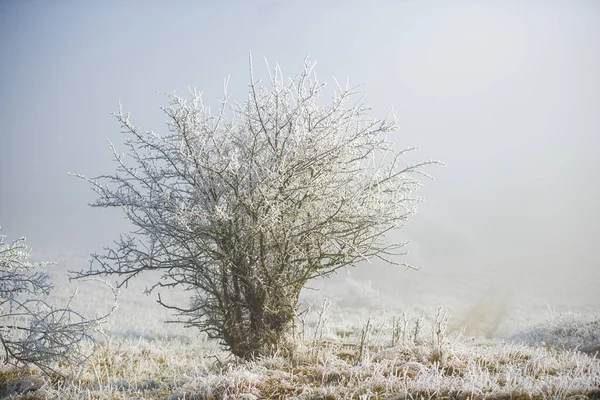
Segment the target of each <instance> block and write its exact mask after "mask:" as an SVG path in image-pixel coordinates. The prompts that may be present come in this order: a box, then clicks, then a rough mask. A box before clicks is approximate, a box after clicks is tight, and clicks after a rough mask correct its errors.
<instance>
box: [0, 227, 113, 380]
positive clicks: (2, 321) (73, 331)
mask: <svg viewBox="0 0 600 400" xmlns="http://www.w3.org/2000/svg"><path fill="white" fill-rule="evenodd" d="M5 239H6V236H5V235H0V342H1V343H2V347H3V349H4V352H5V361H6V362H7V363H11V364H15V365H18V364H34V365H36V366H38V367H40V368H41V369H42V370H44V371H48V370H52V369H53V365H54V364H55V363H57V362H63V363H65V364H67V365H75V364H79V363H81V362H83V361H85V359H87V358H88V357H89V356H90V355H91V352H92V351H93V347H92V346H90V344H93V342H94V340H93V336H92V334H93V332H94V331H95V330H96V328H97V327H98V325H99V323H100V322H101V321H102V320H104V319H105V318H106V317H107V315H106V316H102V317H97V318H95V319H92V320H89V319H86V318H85V317H84V316H82V315H81V314H79V313H77V312H76V311H74V310H72V309H71V308H70V304H67V305H66V306H64V307H55V306H53V305H50V304H48V303H47V302H46V301H44V300H42V299H41V298H40V297H41V296H44V295H47V294H49V293H50V291H51V290H52V284H51V283H50V279H49V276H48V275H47V274H46V273H44V272H42V271H39V269H40V268H41V267H44V266H46V265H47V264H48V263H31V262H29V261H27V259H28V258H29V249H28V248H27V246H26V245H25V238H19V239H17V240H14V241H12V242H10V243H6V242H5ZM32 297H33V298H32Z"/></svg>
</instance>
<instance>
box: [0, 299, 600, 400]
mask: <svg viewBox="0 0 600 400" xmlns="http://www.w3.org/2000/svg"><path fill="white" fill-rule="evenodd" d="M325 308H327V307H325ZM322 310H323V307H318V308H316V309H315V310H314V311H313V312H311V315H310V316H307V318H305V320H304V330H302V331H301V330H300V329H298V330H297V331H296V337H295V338H293V343H295V346H296V352H295V356H294V358H293V359H285V358H282V357H277V356H275V357H271V358H265V359H261V360H257V361H255V362H237V361H236V360H233V359H230V358H228V357H227V355H226V354H225V353H223V352H222V351H221V350H220V349H219V347H218V345H217V344H216V343H214V342H211V341H208V340H206V339H205V338H203V337H198V338H195V339H189V338H188V339H185V338H171V339H162V340H157V339H153V340H147V339H144V338H139V339H132V338H128V337H123V336H119V335H110V336H109V337H108V338H107V340H105V341H104V342H103V344H102V345H101V346H100V349H99V351H98V352H97V353H96V355H95V356H94V358H93V359H92V360H91V362H90V363H89V364H88V365H87V366H86V367H85V368H84V369H83V370H80V371H69V380H67V381H65V380H63V379H61V378H60V377H47V376H42V375H40V374H39V372H37V371H35V370H14V369H9V368H3V369H2V370H0V381H1V382H2V385H3V386H4V387H5V392H4V393H3V394H4V395H5V396H8V398H13V399H37V398H61V399H82V398H93V399H173V400H174V399H286V398H296V399H337V398H348V399H380V398H382V399H387V398H398V399H420V398H424V399H434V398H455V399H475V398H482V399H483V398H488V399H489V398H493V399H566V398H573V399H582V398H599V397H600V359H598V358H594V357H592V356H590V355H586V354H583V353H581V352H579V351H577V350H576V349H575V348H573V347H572V346H570V345H569V346H567V345H562V343H563V339H562V338H563V336H564V330H559V331H557V330H556V329H554V328H546V327H547V326H553V327H554V326H562V323H563V321H567V322H568V323H567V325H566V326H568V327H569V328H568V329H569V330H573V333H574V334H575V337H589V335H590V331H594V332H595V334H597V333H598V329H597V325H594V324H591V325H590V324H588V323H587V322H588V321H589V320H590V316H589V315H583V316H576V315H574V314H572V315H568V316H556V318H555V320H554V321H551V322H549V323H548V324H546V325H544V326H543V327H541V328H540V329H539V332H538V333H537V335H539V337H540V338H542V337H543V338H545V339H546V340H545V341H543V342H541V341H540V342H537V343H534V342H535V340H536V339H534V338H536V337H538V336H536V334H532V333H528V334H527V335H525V336H523V338H526V339H527V340H524V341H523V340H522V342H523V343H510V342H509V343H507V342H503V341H500V340H492V339H483V338H480V339H477V338H472V337H467V336H464V335H463V334H462V333H461V332H455V333H447V329H446V324H447V321H448V318H447V313H446V311H445V310H444V309H442V308H437V309H436V310H435V313H432V314H431V315H429V316H419V315H412V316H411V315H408V314H402V315H400V316H396V317H392V318H391V319H389V318H388V319H379V320H378V319H376V318H373V319H369V320H366V321H364V323H363V325H362V326H356V327H348V326H344V325H343V324H339V323H337V322H343V321H335V317H334V316H333V315H332V316H327V315H326V313H327V312H329V311H331V310H330V309H327V310H325V313H322V312H320V311H322ZM309 317H310V318H309ZM592 322H593V321H592ZM298 325H299V327H300V326H301V325H302V324H301V322H299V324H298ZM575 327H580V328H581V329H580V330H581V331H582V332H580V330H578V329H576V328H575ZM556 332H560V333H559V334H556V336H553V335H554V334H555V333H556ZM523 338H521V339H523ZM548 338H555V339H556V343H557V344H559V343H561V345H557V346H552V345H550V344H549V343H551V342H550V341H548ZM575 347H577V346H575Z"/></svg>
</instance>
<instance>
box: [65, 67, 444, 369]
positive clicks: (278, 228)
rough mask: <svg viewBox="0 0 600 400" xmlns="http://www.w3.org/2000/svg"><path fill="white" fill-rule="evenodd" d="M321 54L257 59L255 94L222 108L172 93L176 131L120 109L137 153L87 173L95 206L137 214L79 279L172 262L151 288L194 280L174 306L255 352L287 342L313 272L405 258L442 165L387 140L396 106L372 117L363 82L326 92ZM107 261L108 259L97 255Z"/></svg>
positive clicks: (234, 345)
mask: <svg viewBox="0 0 600 400" xmlns="http://www.w3.org/2000/svg"><path fill="white" fill-rule="evenodd" d="M313 67H314V63H311V62H308V61H307V60H305V62H304V69H303V71H302V72H301V73H300V74H299V75H298V76H296V77H295V78H292V79H284V78H283V76H282V74H281V71H280V69H279V67H275V69H274V70H272V71H271V70H269V80H268V81H267V82H266V84H263V83H261V82H260V81H259V80H256V79H255V78H254V76H253V73H252V62H250V84H249V94H248V97H247V98H246V100H245V101H244V102H242V103H236V102H233V103H232V102H231V101H229V98H228V95H227V84H228V81H226V82H225V96H224V100H223V101H222V102H221V106H220V109H219V111H218V112H217V113H216V114H212V113H211V111H210V110H209V109H208V107H206V106H205V105H204V104H203V102H202V98H201V94H200V93H198V92H197V91H196V90H191V99H188V100H186V99H183V98H180V97H177V96H175V95H168V99H169V105H168V106H167V107H164V108H161V109H162V111H163V112H164V113H165V114H166V116H167V121H168V122H167V124H168V132H167V133H165V134H162V135H161V134H158V133H155V132H152V131H144V130H141V129H140V128H138V127H136V126H135V125H133V124H132V123H131V122H130V119H129V114H124V113H123V111H122V109H121V107H119V110H118V111H117V112H116V113H115V114H114V116H115V117H116V118H117V120H118V121H119V122H120V124H121V125H122V130H123V133H124V134H125V135H126V141H125V146H126V147H127V151H128V153H127V154H128V157H127V156H126V155H122V154H120V153H119V152H118V151H117V150H116V149H115V148H114V146H112V144H111V147H112V148H113V152H114V158H115V162H116V172H115V173H113V174H111V175H105V176H100V177H98V178H94V179H88V178H85V177H84V176H81V175H79V176H80V177H82V178H84V179H86V180H88V181H89V182H90V183H91V184H92V187H93V189H94V190H95V191H96V193H97V194H98V196H99V197H98V199H97V200H96V202H95V203H93V204H92V206H95V207H120V208H122V209H123V211H124V212H125V214H126V215H127V217H128V219H129V220H130V221H131V222H132V223H133V225H134V226H135V230H134V231H133V232H131V233H130V234H128V235H124V236H121V238H120V239H119V240H118V241H116V242H115V245H114V246H113V247H109V248H107V251H106V252H105V253H103V254H101V255H93V261H94V262H93V263H92V266H91V267H90V270H88V271H80V272H78V273H77V274H76V276H78V277H89V276H97V275H107V274H112V275H119V276H121V278H122V281H121V282H120V284H121V285H123V284H126V283H127V282H128V280H129V279H131V278H132V277H135V276H136V275H138V274H140V273H141V272H143V271H147V270H157V271H161V272H162V279H160V280H159V281H158V282H157V283H156V285H154V286H153V287H151V288H149V289H148V291H152V290H154V289H156V288H157V287H174V286H183V287H184V288H185V289H189V290H191V291H192V293H193V295H192V302H191V304H190V305H189V307H188V306H183V305H168V304H164V303H163V302H162V301H161V298H160V294H159V296H158V301H159V302H160V303H161V304H163V305H164V306H167V307H170V308H172V309H174V310H177V311H178V312H179V313H180V314H181V315H182V316H185V317H186V322H187V324H188V325H189V326H197V327H199V328H201V329H202V330H204V331H206V332H207V333H208V334H209V335H210V336H211V337H213V338H218V339H220V340H221V341H222V343H223V344H224V345H226V346H227V347H228V348H229V349H230V350H231V351H232V352H233V354H235V355H237V356H239V357H242V358H246V359H251V358H253V357H256V356H259V355H263V354H267V353H269V352H271V351H273V350H274V349H276V348H277V346H278V344H279V343H280V340H281V338H282V337H283V336H284V334H285V333H286V332H288V330H289V329H290V328H291V326H292V324H293V321H294V316H295V311H296V308H297V305H298V296H299V294H300V291H301V289H302V287H303V286H304V285H305V284H306V283H307V281H309V280H310V279H313V278H316V277H323V276H328V275H330V274H331V273H333V272H334V271H336V270H338V269H340V268H343V267H347V266H353V265H355V264H356V263H358V262H360V261H363V260H370V259H372V258H377V259H381V260H384V261H386V262H389V263H392V264H396V263H397V259H396V255H398V254H399V253H400V252H401V248H402V246H403V245H404V244H403V243H393V242H387V241H386V240H385V236H386V234H387V233H389V232H391V231H393V230H395V229H397V228H400V227H402V226H403V225H404V223H405V222H406V221H407V220H408V219H409V217H410V216H411V215H412V214H413V212H414V206H415V204H416V203H418V202H419V201H420V199H419V198H418V197H416V196H415V193H414V192H415V189H417V188H418V187H419V186H420V184H419V182H418V181H417V180H416V179H415V175H417V174H421V175H425V176H427V175H426V174H424V173H423V172H422V170H421V167H423V166H425V165H427V164H431V163H433V161H428V162H422V163H418V164H413V165H406V164H403V156H404V155H405V153H406V152H408V151H409V150H412V149H407V150H404V151H397V150H395V149H394V147H393V145H392V143H391V142H390V141H389V140H388V138H387V137H388V134H389V133H391V132H393V131H395V130H396V128H397V126H396V121H395V119H394V118H392V117H388V118H386V119H377V118H372V117H370V116H369V109H368V108H367V107H366V106H365V105H364V103H363V102H362V97H360V96H358V95H359V94H360V92H359V91H357V90H356V88H353V87H350V86H349V85H348V84H346V85H345V86H343V87H342V86H340V85H339V84H338V85H336V88H335V90H334V92H333V93H332V98H331V100H330V101H328V102H324V101H323V98H322V97H320V95H321V94H322V91H323V87H324V86H325V85H324V84H323V83H320V82H319V81H317V79H316V76H315V74H314V72H313ZM94 265H95V266H94Z"/></svg>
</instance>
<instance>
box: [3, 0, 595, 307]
mask: <svg viewBox="0 0 600 400" xmlns="http://www.w3.org/2000/svg"><path fill="white" fill-rule="evenodd" d="M321 3H324V4H321ZM249 51H252V54H253V57H254V63H255V69H256V70H257V71H258V72H259V73H264V64H263V62H262V60H263V58H267V59H268V60H269V61H270V62H271V63H275V62H277V63H279V64H280V65H281V67H282V69H283V73H284V74H285V75H295V74H296V73H297V72H299V71H300V68H301V65H302V60H303V58H304V57H305V56H306V55H310V57H311V59H312V60H315V61H317V68H316V71H317V75H318V76H319V78H320V79H321V80H323V81H326V82H332V77H334V76H335V77H336V78H338V79H340V80H345V79H346V78H347V77H349V78H350V80H351V82H352V83H356V84H363V89H364V91H365V93H366V94H367V103H369V104H370V105H371V106H372V108H373V114H374V115H375V116H378V117H383V116H385V115H386V114H387V112H388V111H389V110H390V109H393V110H394V111H395V113H396V114H397V115H398V116H399V122H400V126H401V130H400V131H398V132H396V134H395V136H394V137H393V138H392V140H393V141H395V142H396V143H397V144H398V147H399V148H402V147H408V146H415V145H416V146H421V148H422V149H421V150H420V152H419V153H418V154H415V155H414V156H413V157H417V156H418V158H420V159H439V160H442V161H444V162H445V163H446V164H447V166H446V167H444V168H435V169H433V170H431V171H430V172H431V173H432V174H433V175H434V176H435V177H436V180H435V181H432V182H425V184H426V187H425V188H424V190H423V191H422V193H421V194H422V195H424V196H425V197H426V198H427V203H426V204H423V205H421V206H420V208H419V214H418V215H417V216H416V217H415V218H414V221H413V222H412V224H411V225H410V226H408V227H407V228H406V229H405V230H404V231H403V232H401V233H400V235H402V237H406V238H409V239H412V240H413V243H412V245H411V254H410V255H409V256H408V260H409V261H410V262H412V263H414V264H417V265H419V266H421V267H422V270H421V271H419V272H416V273H414V272H410V273H407V272H405V271H403V270H402V271H392V272H390V270H389V269H386V268H383V267H381V266H378V265H367V266H361V268H357V269H356V272H353V274H356V276H359V277H365V278H366V277H373V276H375V278H379V279H380V280H382V281H385V282H386V283H387V284H388V285H389V286H391V287H394V286H396V287H398V288H404V289H405V288H406V285H407V283H406V282H416V281H419V280H420V282H421V284H423V283H422V282H424V280H426V279H434V278H435V277H437V278H439V279H441V280H442V281H444V282H446V283H447V282H461V286H459V289H460V290H465V291H470V290H474V289H473V285H471V284H470V283H469V282H470V281H469V279H473V280H474V281H477V282H481V279H484V280H485V279H487V278H485V277H488V278H489V280H491V281H500V280H506V281H510V282H511V285H513V284H516V283H518V282H527V285H534V286H536V287H537V288H538V289H540V288H543V290H545V291H546V292H548V293H550V292H552V293H554V294H552V295H551V296H549V297H554V296H555V294H556V295H560V296H561V297H564V298H567V299H571V300H572V301H574V302H581V303H585V304H595V305H600V289H598V288H600V264H599V261H598V260H599V256H598V250H597V247H598V241H599V239H600V227H599V226H600V210H599V208H598V205H599V204H600V178H599V177H598V176H599V173H600V162H599V161H598V151H599V149H600V147H599V145H600V138H599V137H600V2H597V1H593V0H590V1H566V0H565V1H550V0H540V1H444V2H441V1H440V2H434V1H425V0H418V1H417V0H414V1H373V2H366V1H364V2H358V1H327V2H325V1H323V2H317V1H283V0H281V1H278V0H256V1H219V2H217V1H212V2H211V1H170V2H167V1H162V2H160V1H124V2H117V1H6V0H5V1H0V55H1V62H0V123H1V130H0V135H1V136H0V138H1V141H0V171H1V174H0V194H1V196H0V224H1V225H2V227H3V230H4V233H5V234H8V235H9V237H10V238H15V237H17V236H22V235H24V236H27V238H28V240H29V242H30V245H31V246H32V247H33V248H34V251H35V252H36V253H35V254H42V255H44V257H46V258H49V259H61V260H62V259H65V257H67V256H65V254H66V255H72V256H73V259H77V257H81V256H85V255H87V254H89V253H90V252H94V251H99V250H101V248H102V247H103V246H104V245H105V244H108V243H109V242H110V241H111V240H112V239H114V238H116V237H117V236H118V234H119V233H122V232H123V231H124V229H126V228H127V225H126V223H125V221H124V219H123V215H122V214H121V213H120V212H119V211H118V210H106V209H92V208H90V207H88V206H87V203H88V202H90V201H92V200H93V199H94V194H93V192H92V191H91V190H90V188H89V186H88V185H87V184H86V183H85V182H83V181H81V180H78V179H76V178H73V177H70V176H68V175H67V173H68V172H75V173H81V174H85V175H88V176H96V175H99V174H102V173H110V172H112V171H113V169H114V167H113V164H112V161H111V152H110V149H109V148H108V145H107V139H109V138H110V139H111V140H112V141H114V142H115V143H116V144H117V145H118V144H119V140H120V139H119V138H120V134H119V130H120V129H119V124H118V123H117V122H116V121H115V120H114V119H112V118H111V117H110V115H109V114H110V112H112V111H114V110H116V107H117V103H118V101H121V102H122V103H123V107H124V109H125V110H126V111H130V112H131V114H132V121H133V123H134V124H136V125H138V126H141V127H143V128H145V129H152V130H155V131H158V132H164V131H165V124H164V120H165V117H164V116H163V115H162V114H161V112H160V110H159V109H158V106H159V105H161V104H164V103H165V98H164V97H162V96H161V95H160V94H158V93H157V91H160V92H173V91H175V92H176V93H178V94H182V95H183V94H185V93H186V90H187V89H186V88H187V87H197V88H198V89H200V90H201V91H203V92H204V98H205V100H206V102H207V103H208V104H213V105H216V104H217V100H218V99H219V98H220V96H221V94H222V85H223V79H224V77H226V76H227V75H231V82H230V86H229V87H230V92H231V94H232V95H233V96H234V97H236V98H238V99H242V98H243V96H244V95H245V91H246V89H247V84H248V68H247V66H248V52H249ZM84 258H85V257H84ZM67 259H68V257H67ZM71 267H72V268H78V266H74V265H72V266H71ZM82 267H85V266H82ZM374 274H375V275H374ZM409 274H410V277H407V275H409ZM382 277H383V278H382ZM478 280H479V281H478ZM439 282H440V280H438V283H439ZM567 283H568V284H567ZM403 285H404V286H403ZM582 287H583V288H585V290H582V289H581V288H582ZM404 289H403V290H404ZM399 290H400V289H399Z"/></svg>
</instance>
